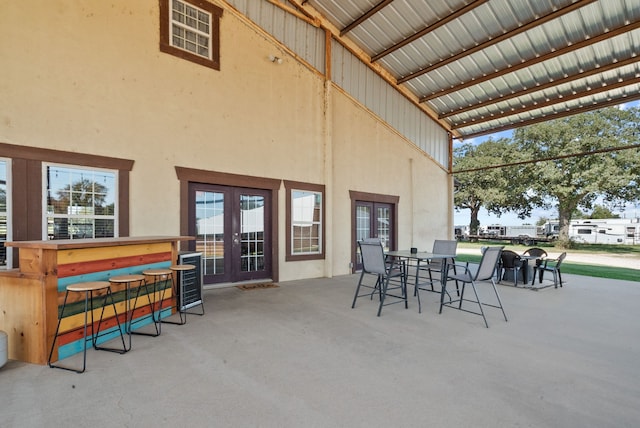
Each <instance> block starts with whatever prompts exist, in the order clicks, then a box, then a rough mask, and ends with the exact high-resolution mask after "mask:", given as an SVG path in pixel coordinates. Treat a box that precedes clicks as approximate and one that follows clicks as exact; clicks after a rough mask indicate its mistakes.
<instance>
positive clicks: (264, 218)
mask: <svg viewBox="0 0 640 428" xmlns="http://www.w3.org/2000/svg"><path fill="white" fill-rule="evenodd" d="M189 201H190V202H189V205H190V207H189V210H190V214H189V218H190V224H189V234H191V235H194V236H195V237H196V241H195V244H190V245H193V246H194V248H193V249H195V250H196V251H198V252H201V253H202V258H203V267H202V268H203V276H204V283H205V284H213V283H221V282H238V281H246V280H255V279H267V278H270V277H271V233H270V232H271V231H270V227H269V226H270V224H271V220H270V218H269V216H270V212H271V211H270V202H271V199H270V192H269V191H266V190H261V189H244V188H234V187H228V186H216V185H209V184H199V183H191V184H190V190H189Z"/></svg>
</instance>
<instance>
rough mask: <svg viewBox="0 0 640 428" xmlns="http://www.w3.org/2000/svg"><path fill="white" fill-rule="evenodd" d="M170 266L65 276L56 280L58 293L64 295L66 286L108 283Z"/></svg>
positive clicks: (152, 264) (169, 262) (138, 267)
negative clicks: (92, 282)
mask: <svg viewBox="0 0 640 428" xmlns="http://www.w3.org/2000/svg"><path fill="white" fill-rule="evenodd" d="M169 266H171V261H169V260H167V261H164V262H158V263H150V264H146V265H139V266H131V267H126V268H122V269H112V270H105V271H101V272H92V273H86V274H82V275H74V276H67V277H65V278H58V292H60V293H64V292H65V291H66V289H67V285H71V284H77V283H80V282H91V281H109V278H111V277H113V276H120V275H134V274H142V271H143V270H147V269H167V268H169Z"/></svg>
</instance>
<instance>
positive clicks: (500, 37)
mask: <svg viewBox="0 0 640 428" xmlns="http://www.w3.org/2000/svg"><path fill="white" fill-rule="evenodd" d="M594 1H596V0H579V1H578V2H576V3H572V4H570V5H568V6H565V7H563V8H562V9H558V10H556V11H554V12H551V13H549V14H547V15H544V16H542V17H540V18H538V19H536V20H535V21H531V22H529V23H527V24H524V25H521V26H520V27H517V28H514V29H513V30H511V31H508V32H506V33H502V34H500V35H498V36H496V37H494V38H491V39H489V40H487V41H485V42H483V43H480V44H478V45H475V46H472V47H470V48H467V49H465V50H463V51H462V52H458V53H457V54H455V55H452V56H450V57H448V58H445V59H443V60H441V61H438V62H436V63H434V64H431V65H429V66H428V67H425V68H422V69H420V70H418V71H415V72H413V73H411V74H409V75H407V76H404V77H402V78H400V79H398V84H401V83H404V82H407V81H409V80H412V79H415V78H416V77H418V76H422V75H423V74H427V73H429V72H430V71H433V70H435V69H437V68H440V67H444V66H445V65H447V64H451V63H452V62H455V61H457V60H459V59H460V58H463V57H465V56H469V55H472V54H474V53H476V52H480V51H482V50H484V49H486V48H488V47H489V46H493V45H495V44H496V43H500V42H502V41H504V40H508V39H511V38H512V37H514V36H516V35H518V34H521V33H524V32H526V31H528V30H530V29H532V28H534V27H538V26H540V25H542V24H545V23H547V22H549V21H551V20H554V19H556V18H559V17H561V16H562V15H565V14H567V13H570V12H573V11H574V10H576V9H579V8H581V7H584V6H586V5H588V4H589V3H592V2H594Z"/></svg>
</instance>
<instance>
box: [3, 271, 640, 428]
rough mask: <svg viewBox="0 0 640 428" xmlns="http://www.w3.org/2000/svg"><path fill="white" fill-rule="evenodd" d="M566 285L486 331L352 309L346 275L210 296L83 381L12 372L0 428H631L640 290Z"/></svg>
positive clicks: (585, 282) (91, 360) (478, 325)
mask: <svg viewBox="0 0 640 428" xmlns="http://www.w3.org/2000/svg"><path fill="white" fill-rule="evenodd" d="M565 276H566V282H567V284H566V285H565V287H564V288H562V289H554V288H547V289H544V290H540V291H532V290H525V289H519V288H513V287H510V286H499V291H500V293H501V296H502V298H503V301H504V305H505V308H506V311H507V315H508V316H509V322H505V321H504V320H503V319H502V318H501V314H500V312H499V311H498V310H496V309H491V308H489V309H487V311H488V321H489V325H490V328H488V329H487V328H485V327H484V324H483V322H482V319H481V318H480V317H479V316H476V315H471V314H468V313H464V312H460V311H457V310H454V309H447V308H445V309H444V310H443V313H442V314H440V315H439V314H438V295H437V294H434V293H423V294H422V298H423V299H422V300H423V312H422V314H418V311H417V304H416V302H415V299H411V300H410V302H409V303H410V305H409V309H408V310H405V309H404V308H403V307H402V306H401V305H393V306H389V307H386V308H385V309H384V310H383V313H382V316H381V317H380V318H378V317H376V316H375V314H376V309H377V307H376V305H375V301H374V302H372V301H370V300H367V299H360V300H358V304H357V305H356V308H355V309H351V308H350V305H351V299H352V297H353V292H354V290H355V285H356V282H357V279H358V278H357V276H356V275H350V276H341V277H336V278H332V279H327V278H322V279H314V280H303V281H292V282H286V283H281V284H280V287H278V288H269V289H257V290H253V291H242V290H240V289H238V288H235V287H233V288H225V289H211V290H206V291H205V299H206V300H205V307H206V315H205V316H203V317H199V316H189V317H188V323H187V324H186V325H184V326H174V325H165V326H163V330H162V336H160V337H157V338H150V337H142V336H134V337H133V350H132V351H130V352H129V353H127V354H124V355H117V354H113V353H109V352H102V351H93V350H90V351H89V353H88V361H87V372H86V373H84V374H75V373H71V372H66V371H63V370H57V369H50V368H48V367H46V366H37V365H31V364H26V363H21V362H16V361H9V362H8V363H7V365H6V366H5V367H3V368H2V369H0V397H1V399H0V427H4V428H9V427H62V426H82V427H85V426H86V427H88V426H99V427H112V426H113V427H116V426H118V427H123V426H124V427H151V426H156V427H157V426H171V425H172V426H180V427H428V426H438V427H598V428H603V427H616V428H620V427H637V426H640V405H639V404H640V309H639V303H640V283H638V282H623V281H615V280H603V279H598V278H590V277H582V276H571V275H565ZM485 288H486V287H483V288H482V289H481V291H484V290H485ZM485 294H486V293H485ZM72 358H75V357H72Z"/></svg>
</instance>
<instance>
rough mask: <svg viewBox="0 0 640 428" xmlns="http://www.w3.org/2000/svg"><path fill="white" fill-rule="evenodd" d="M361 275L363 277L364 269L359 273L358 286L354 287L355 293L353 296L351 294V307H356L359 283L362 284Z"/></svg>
mask: <svg viewBox="0 0 640 428" xmlns="http://www.w3.org/2000/svg"><path fill="white" fill-rule="evenodd" d="M363 277H364V271H362V272H361V273H360V280H359V281H358V286H357V287H356V294H355V296H353V303H352V304H351V309H353V308H355V307H356V300H358V293H359V292H360V285H362V278H363ZM374 291H375V290H374Z"/></svg>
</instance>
